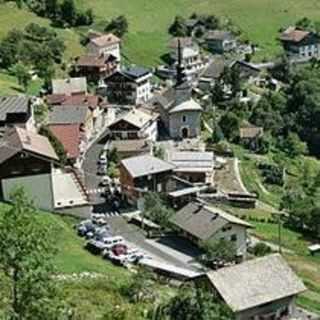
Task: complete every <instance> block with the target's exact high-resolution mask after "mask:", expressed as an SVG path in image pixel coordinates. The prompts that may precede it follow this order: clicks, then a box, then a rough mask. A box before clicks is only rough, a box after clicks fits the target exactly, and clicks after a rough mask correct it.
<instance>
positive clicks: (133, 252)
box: [126, 249, 145, 263]
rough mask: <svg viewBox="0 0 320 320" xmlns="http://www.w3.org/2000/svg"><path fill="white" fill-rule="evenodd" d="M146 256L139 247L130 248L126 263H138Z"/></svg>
mask: <svg viewBox="0 0 320 320" xmlns="http://www.w3.org/2000/svg"><path fill="white" fill-rule="evenodd" d="M144 257H145V255H144V254H143V252H141V251H140V250H139V249H130V250H128V253H127V256H126V263H138V262H139V261H140V260H141V259H143V258H144Z"/></svg>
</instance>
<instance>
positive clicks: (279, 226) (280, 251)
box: [278, 212, 282, 254]
mask: <svg viewBox="0 0 320 320" xmlns="http://www.w3.org/2000/svg"><path fill="white" fill-rule="evenodd" d="M281 229H282V221H281V213H280V212H279V214H278V246H279V253H280V254H281V253H282V244H281V241H282V234H281V231H282V230H281Z"/></svg>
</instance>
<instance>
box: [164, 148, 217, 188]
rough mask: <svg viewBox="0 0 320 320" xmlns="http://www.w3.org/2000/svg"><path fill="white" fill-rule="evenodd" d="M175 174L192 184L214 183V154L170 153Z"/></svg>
mask: <svg viewBox="0 0 320 320" xmlns="http://www.w3.org/2000/svg"><path fill="white" fill-rule="evenodd" d="M169 161H170V162H171V163H173V164H174V165H175V169H174V172H175V174H176V175H177V176H178V177H181V178H183V179H185V180H187V181H190V182H192V183H209V184H212V183H213V170H214V161H213V152H200V151H180V152H172V153H169Z"/></svg>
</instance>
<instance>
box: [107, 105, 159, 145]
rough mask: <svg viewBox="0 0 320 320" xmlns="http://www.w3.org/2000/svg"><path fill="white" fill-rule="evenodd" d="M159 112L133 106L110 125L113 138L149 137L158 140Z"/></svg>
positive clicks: (148, 138)
mask: <svg viewBox="0 0 320 320" xmlns="http://www.w3.org/2000/svg"><path fill="white" fill-rule="evenodd" d="M158 117H159V115H158V114H157V113H147V112H144V111H141V110H140V109H137V108H133V109H132V110H130V111H129V112H127V113H126V114H124V115H123V116H121V117H120V118H118V119H116V120H115V121H114V122H113V123H111V124H110V125H109V127H108V128H109V131H110V135H111V137H112V138H113V139H147V140H151V141H156V140H157V137H158V124H157V122H158Z"/></svg>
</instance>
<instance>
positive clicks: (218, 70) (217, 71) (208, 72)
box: [201, 58, 225, 79]
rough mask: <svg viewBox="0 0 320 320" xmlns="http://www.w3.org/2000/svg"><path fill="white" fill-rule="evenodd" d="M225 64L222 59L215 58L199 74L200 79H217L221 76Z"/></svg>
mask: <svg viewBox="0 0 320 320" xmlns="http://www.w3.org/2000/svg"><path fill="white" fill-rule="evenodd" d="M224 68H225V62H224V59H223V58H215V59H214V60H213V61H212V62H211V63H210V64H209V65H208V67H207V68H206V69H205V70H204V71H203V73H202V74H201V78H211V79H218V78H220V77H221V75H222V74H223V71H224Z"/></svg>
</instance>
